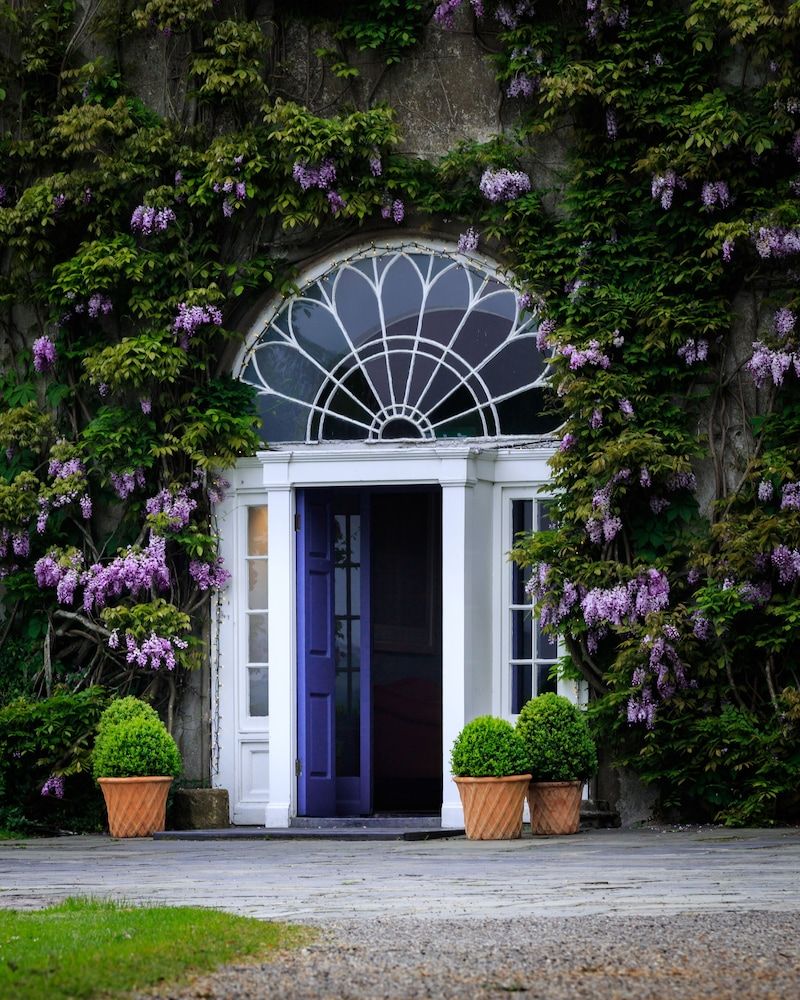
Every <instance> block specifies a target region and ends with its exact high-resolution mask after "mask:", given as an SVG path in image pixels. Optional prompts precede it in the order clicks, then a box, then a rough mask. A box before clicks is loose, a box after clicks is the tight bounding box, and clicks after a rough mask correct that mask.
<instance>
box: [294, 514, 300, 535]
mask: <svg viewBox="0 0 800 1000" xmlns="http://www.w3.org/2000/svg"><path fill="white" fill-rule="evenodd" d="M294 530H295V531H299V530H300V515H299V514H295V515H294Z"/></svg>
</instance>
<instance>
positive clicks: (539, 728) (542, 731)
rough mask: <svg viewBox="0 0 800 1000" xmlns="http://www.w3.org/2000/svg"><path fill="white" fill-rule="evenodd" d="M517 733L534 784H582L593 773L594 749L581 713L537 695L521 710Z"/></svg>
mask: <svg viewBox="0 0 800 1000" xmlns="http://www.w3.org/2000/svg"><path fill="white" fill-rule="evenodd" d="M517 732H518V733H519V735H520V737H521V739H522V742H523V745H524V747H525V752H526V757H527V763H528V768H529V770H530V772H531V774H532V775H533V780H534V781H579V780H580V781H582V780H585V779H586V778H589V777H591V775H593V774H594V772H595V771H596V770H597V748H596V746H595V743H594V740H593V739H592V736H591V733H590V732H589V727H588V726H587V724H586V719H585V717H584V715H583V712H582V711H581V709H579V708H578V706H577V705H574V704H573V703H572V702H571V701H570V700H569V699H568V698H564V697H562V696H561V695H557V694H549V693H548V694H540V695H539V697H538V698H531V700H530V701H529V702H527V703H526V704H525V705H523V706H522V711H521V712H520V713H519V718H518V719H517Z"/></svg>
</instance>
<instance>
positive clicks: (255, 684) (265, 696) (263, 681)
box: [248, 667, 269, 718]
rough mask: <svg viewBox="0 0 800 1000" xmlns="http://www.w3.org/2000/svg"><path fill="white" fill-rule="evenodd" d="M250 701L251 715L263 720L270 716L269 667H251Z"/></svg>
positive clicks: (249, 671) (249, 709) (249, 672)
mask: <svg viewBox="0 0 800 1000" xmlns="http://www.w3.org/2000/svg"><path fill="white" fill-rule="evenodd" d="M248 674H249V679H250V699H249V705H248V711H249V713H250V715H253V716H258V717H260V718H263V717H264V716H267V715H269V687H268V684H267V676H268V670H267V667H250V669H249V670H248Z"/></svg>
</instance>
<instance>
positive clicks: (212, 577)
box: [189, 556, 231, 590]
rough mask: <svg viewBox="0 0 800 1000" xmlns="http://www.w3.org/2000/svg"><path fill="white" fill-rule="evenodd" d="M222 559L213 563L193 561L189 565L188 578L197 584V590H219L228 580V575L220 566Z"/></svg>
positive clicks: (229, 576)
mask: <svg viewBox="0 0 800 1000" xmlns="http://www.w3.org/2000/svg"><path fill="white" fill-rule="evenodd" d="M222 562H223V560H222V557H221V556H220V557H219V558H217V559H216V560H215V561H214V562H213V563H207V562H201V561H200V560H199V559H193V560H192V561H191V562H190V563H189V576H191V578H192V579H193V580H194V582H195V583H196V584H197V587H198V589H199V590H219V589H221V588H222V587H224V586H225V585H226V584H227V582H228V580H230V578H231V575H230V573H229V572H228V571H227V570H226V569H225V568H224V567H223V565H222Z"/></svg>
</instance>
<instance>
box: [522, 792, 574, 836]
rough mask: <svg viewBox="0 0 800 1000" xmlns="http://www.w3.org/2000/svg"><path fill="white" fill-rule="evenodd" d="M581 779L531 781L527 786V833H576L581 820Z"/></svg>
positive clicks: (537, 834) (542, 834)
mask: <svg viewBox="0 0 800 1000" xmlns="http://www.w3.org/2000/svg"><path fill="white" fill-rule="evenodd" d="M582 788H583V782H582V781H532V782H531V784H530V787H529V788H528V809H529V810H530V814H531V833H533V834H535V835H536V836H540V837H541V836H548V835H550V834H565V833H577V832H578V827H579V826H580V822H581V790H582Z"/></svg>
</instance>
